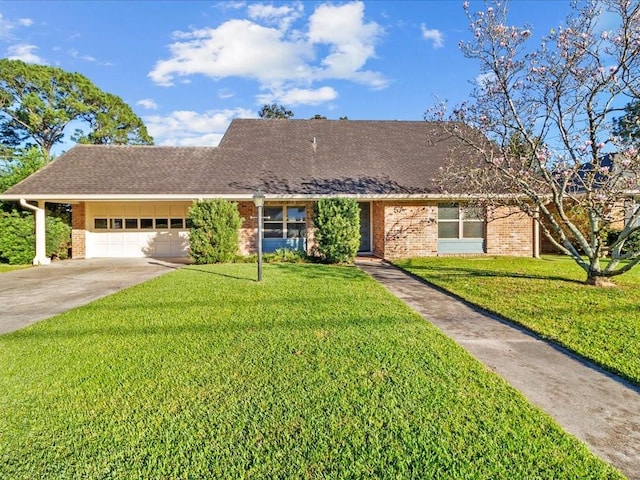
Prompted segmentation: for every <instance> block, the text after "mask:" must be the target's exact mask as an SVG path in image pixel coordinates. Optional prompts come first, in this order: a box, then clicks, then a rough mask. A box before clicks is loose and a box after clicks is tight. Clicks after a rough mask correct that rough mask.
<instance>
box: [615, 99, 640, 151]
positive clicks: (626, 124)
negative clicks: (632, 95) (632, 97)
mask: <svg viewBox="0 0 640 480" xmlns="http://www.w3.org/2000/svg"><path fill="white" fill-rule="evenodd" d="M624 112H625V113H624V115H623V116H621V117H620V118H618V119H616V121H615V126H614V133H615V134H616V135H618V136H619V137H621V139H622V141H623V142H624V143H627V144H635V145H639V144H640V100H636V101H634V102H631V103H628V104H627V106H626V107H625V108H624Z"/></svg>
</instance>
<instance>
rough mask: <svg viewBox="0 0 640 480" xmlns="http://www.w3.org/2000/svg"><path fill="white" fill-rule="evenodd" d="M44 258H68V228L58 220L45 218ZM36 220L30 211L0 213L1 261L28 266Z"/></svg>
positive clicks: (69, 228)
mask: <svg viewBox="0 0 640 480" xmlns="http://www.w3.org/2000/svg"><path fill="white" fill-rule="evenodd" d="M45 228H46V237H47V246H46V249H47V251H46V254H47V256H49V257H51V256H56V257H58V258H60V259H64V258H67V252H68V250H69V245H70V244H71V227H69V225H67V224H66V223H64V222H63V221H62V220H61V219H60V218H57V217H49V216H48V217H47V218H46V219H45ZM35 245H36V234H35V221H34V218H33V214H32V213H31V212H18V211H17V210H13V211H11V212H0V262H4V263H10V264H12V265H20V264H28V263H31V262H32V261H33V257H35V255H36V246H35Z"/></svg>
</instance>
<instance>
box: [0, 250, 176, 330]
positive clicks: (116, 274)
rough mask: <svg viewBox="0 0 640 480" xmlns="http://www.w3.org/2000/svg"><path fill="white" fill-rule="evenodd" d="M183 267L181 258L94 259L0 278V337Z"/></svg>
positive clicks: (27, 269)
mask: <svg viewBox="0 0 640 480" xmlns="http://www.w3.org/2000/svg"><path fill="white" fill-rule="evenodd" d="M187 262H188V259H186V258H184V259H153V258H94V259H86V260H63V261H60V262H54V263H52V264H51V265H46V266H40V267H32V268H26V269H22V270H13V271H10V272H6V273H2V274H0V334H3V333H8V332H13V331H15V330H19V329H21V328H24V327H26V326H28V325H32V324H34V323H36V322H39V321H40V320H44V319H45V318H49V317H52V316H54V315H57V314H58V313H62V312H65V311H67V310H70V309H72V308H75V307H79V306H81V305H85V304H87V303H90V302H92V301H94V300H96V299H98V298H102V297H106V296H107V295H110V294H112V293H114V292H117V291H118V290H121V289H123V288H127V287H130V286H132V285H136V284H138V283H142V282H145V281H147V280H149V279H151V278H154V277H157V276H159V275H162V274H164V273H167V272H171V271H173V270H175V269H176V268H180V267H182V266H183V265H185V264H186V263H187Z"/></svg>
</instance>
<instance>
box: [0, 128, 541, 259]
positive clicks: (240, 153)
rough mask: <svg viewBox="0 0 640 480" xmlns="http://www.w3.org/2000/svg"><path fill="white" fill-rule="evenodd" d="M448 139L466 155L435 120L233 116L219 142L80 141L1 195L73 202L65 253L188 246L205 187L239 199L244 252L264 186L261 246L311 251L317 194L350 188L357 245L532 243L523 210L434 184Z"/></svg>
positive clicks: (446, 247) (342, 193) (384, 248)
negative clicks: (356, 212)
mask: <svg viewBox="0 0 640 480" xmlns="http://www.w3.org/2000/svg"><path fill="white" fill-rule="evenodd" d="M454 151H455V155H456V158H455V159H454V160H456V161H458V162H460V164H461V165H464V164H465V162H471V161H473V152H472V151H469V150H465V148H462V147H461V145H460V144H459V143H457V140H456V139H455V138H453V137H451V136H450V135H448V134H447V133H446V131H445V129H444V128H443V127H442V125H439V124H437V123H429V122H398V121H351V120H333V121H332V120H275V119H274V120H253V119H252V120H248V119H237V120H234V121H233V122H232V123H231V125H230V126H229V129H228V130H227V132H226V133H225V135H224V137H223V139H222V141H221V143H220V145H219V146H218V147H153V146H107V145H78V146H76V147H74V148H72V149H71V150H70V151H68V152H67V153H65V154H64V155H62V156H61V157H59V158H58V159H56V160H54V161H53V162H51V163H50V164H49V165H47V166H46V167H45V168H44V169H42V170H40V171H39V172H36V173H35V174H33V175H32V176H30V177H29V178H27V179H25V180H24V181H23V182H21V183H19V184H18V185H16V186H14V187H12V188H11V189H10V190H8V191H7V192H5V194H4V195H2V196H1V198H2V199H3V200H19V199H23V200H26V201H31V202H38V203H37V204H38V205H43V204H44V202H49V203H69V204H71V206H72V255H73V257H74V258H91V257H99V256H150V257H167V256H184V255H187V252H188V227H189V226H188V223H187V220H186V219H187V212H188V209H189V206H190V205H191V204H192V203H193V202H194V201H198V200H202V199H211V198H224V199H227V200H230V201H233V202H236V204H237V206H238V211H239V213H240V216H241V217H242V219H243V220H242V225H241V227H240V229H239V232H238V236H239V243H240V253H241V254H244V255H246V254H250V253H253V252H255V251H256V249H257V227H258V225H257V218H256V217H257V211H256V207H255V205H254V203H253V201H252V197H253V195H254V194H255V193H256V192H262V193H264V194H265V196H266V202H265V207H264V208H265V213H266V214H268V215H266V217H265V220H264V223H263V229H264V231H265V236H264V237H263V240H262V242H263V249H265V251H269V250H270V249H271V250H273V249H275V248H299V249H305V250H306V251H307V252H312V251H313V248H314V225H313V205H314V202H315V201H317V200H318V199H320V198H327V197H349V198H354V199H356V200H357V201H358V202H359V204H360V208H361V223H362V228H361V251H362V253H368V254H371V255H375V256H378V257H381V258H387V259H397V258H402V257H415V256H434V255H450V254H483V253H484V254H489V255H519V256H534V255H536V254H537V251H538V246H537V245H538V243H539V240H538V235H537V230H536V228H535V224H534V222H533V221H532V219H531V218H529V217H527V216H526V215H525V214H523V213H520V212H504V211H496V212H482V215H480V216H478V214H477V213H472V212H471V211H470V210H469V209H468V208H467V205H468V200H469V199H470V198H471V197H472V196H473V192H455V193H449V194H443V193H442V190H441V188H440V187H439V186H438V185H437V183H436V181H435V180H434V177H437V173H438V167H439V166H441V165H442V164H443V163H445V162H447V161H450V160H452V158H451V155H452V152H454ZM462 168H463V167H462ZM505 213H510V215H505Z"/></svg>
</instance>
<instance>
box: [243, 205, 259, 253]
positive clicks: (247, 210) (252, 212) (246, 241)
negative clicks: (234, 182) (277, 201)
mask: <svg viewBox="0 0 640 480" xmlns="http://www.w3.org/2000/svg"><path fill="white" fill-rule="evenodd" d="M238 212H239V213H240V216H241V217H242V224H241V225H240V231H239V232H238V241H239V250H240V255H249V254H251V253H255V252H256V250H257V246H256V236H257V234H258V230H257V229H258V219H257V217H258V209H257V208H256V206H255V205H254V203H253V202H238Z"/></svg>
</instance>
